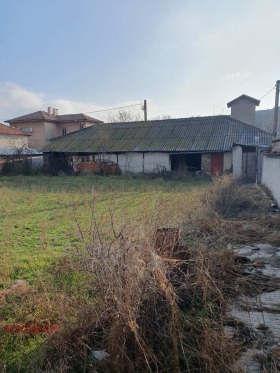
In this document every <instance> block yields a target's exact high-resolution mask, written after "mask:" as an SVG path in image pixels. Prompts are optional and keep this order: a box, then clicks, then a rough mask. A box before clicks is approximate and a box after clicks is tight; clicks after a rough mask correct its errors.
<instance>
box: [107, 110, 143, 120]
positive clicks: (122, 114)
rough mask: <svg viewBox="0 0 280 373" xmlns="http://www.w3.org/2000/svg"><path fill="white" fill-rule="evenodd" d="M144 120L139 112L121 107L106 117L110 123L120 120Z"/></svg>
mask: <svg viewBox="0 0 280 373" xmlns="http://www.w3.org/2000/svg"><path fill="white" fill-rule="evenodd" d="M140 120H143V119H142V118H141V116H140V114H139V113H134V112H133V111H131V110H123V109H119V110H118V111H117V112H114V113H113V112H110V113H108V115H107V117H106V122H108V123H118V122H138V121H140Z"/></svg>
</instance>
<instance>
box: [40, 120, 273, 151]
mask: <svg viewBox="0 0 280 373" xmlns="http://www.w3.org/2000/svg"><path fill="white" fill-rule="evenodd" d="M233 144H240V145H253V146H254V145H270V144H271V134H269V133H268V132H265V131H262V130H260V129H258V128H256V127H253V126H251V125H249V124H246V123H243V122H240V121H239V120H236V119H233V118H231V117H230V116H226V115H220V116H211V117H192V118H181V119H165V120H152V121H147V122H127V123H103V124H96V125H93V126H92V127H88V128H85V129H83V130H80V131H76V132H72V133H69V134H68V135H65V136H61V137H57V138H54V139H52V140H51V141H49V143H48V144H47V145H46V146H45V147H44V148H43V149H42V151H43V152H64V153H65V152H66V153H68V152H69V153H72V152H74V153H99V152H106V153H117V152H158V151H160V152H207V151H209V152H211V151H217V152H219V151H230V150H231V148H232V145H233Z"/></svg>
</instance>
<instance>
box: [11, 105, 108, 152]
mask: <svg viewBox="0 0 280 373" xmlns="http://www.w3.org/2000/svg"><path fill="white" fill-rule="evenodd" d="M5 122H6V123H9V124H10V126H12V127H14V128H16V129H18V130H20V131H23V132H25V133H28V134H30V135H31V136H29V138H28V146H29V147H31V148H33V149H41V148H42V147H43V146H44V145H45V144H46V143H47V142H48V140H50V139H52V138H54V137H58V136H62V135H66V134H68V133H71V132H74V131H79V130H81V129H84V128H87V127H89V126H92V125H94V124H97V123H103V122H102V121H100V120H98V119H95V118H92V117H90V116H88V115H86V114H64V115H58V110H57V109H52V108H50V107H49V108H48V112H46V111H36V112H34V113H31V114H27V115H23V116H20V117H17V118H14V119H9V120H6V121H5Z"/></svg>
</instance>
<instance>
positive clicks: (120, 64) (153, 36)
mask: <svg viewBox="0 0 280 373" xmlns="http://www.w3.org/2000/svg"><path fill="white" fill-rule="evenodd" d="M279 15H280V1H279V0H235V1H230V0H200V1H197V0H141V1H140V0H79V1H78V0H0V45H1V48H0V53H1V56H0V57H1V58H0V121H1V122H3V121H4V120H6V119H10V118H13V117H15V116H18V115H24V114H27V113H30V112H33V111H37V110H47V107H48V106H52V107H57V108H58V109H59V113H60V114H63V113H79V112H91V111H95V110H102V109H107V108H111V107H116V106H123V105H129V104H134V103H139V102H141V101H143V100H144V99H145V98H146V99H147V100H148V117H149V118H152V117H155V116H158V115H171V116H172V117H185V116H196V115H213V114H221V113H224V114H228V109H227V107H226V103H227V102H228V101H230V100H232V99H234V98H235V97H237V96H239V95H241V94H243V93H245V94H248V95H250V96H253V97H255V98H258V99H259V98H261V97H262V96H263V95H264V94H265V93H267V92H268V91H269V90H270V89H271V88H273V86H274V84H275V81H276V80H277V79H280V51H279V45H280V18H279ZM273 104H274V92H271V93H270V94H269V95H267V96H266V97H265V98H264V99H263V100H262V102H261V105H260V107H259V109H264V108H271V107H272V106H273ZM131 110H135V111H136V112H137V111H138V112H141V109H140V106H138V107H133V108H132V109H131ZM90 115H92V116H95V117H97V118H100V119H104V114H103V113H92V114H90ZM141 115H142V112H141Z"/></svg>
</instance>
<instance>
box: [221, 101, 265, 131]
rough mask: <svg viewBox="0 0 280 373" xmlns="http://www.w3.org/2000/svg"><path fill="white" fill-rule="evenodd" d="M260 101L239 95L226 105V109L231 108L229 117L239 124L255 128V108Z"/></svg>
mask: <svg viewBox="0 0 280 373" xmlns="http://www.w3.org/2000/svg"><path fill="white" fill-rule="evenodd" d="M259 104H260V100H257V99H256V98H253V97H250V96H247V95H241V96H239V97H237V98H235V99H234V100H232V101H230V102H228V103H227V107H228V108H229V107H230V108H231V113H230V116H231V117H232V118H234V119H237V120H240V121H241V122H244V123H247V124H251V125H252V126H255V124H256V123H255V114H256V106H259Z"/></svg>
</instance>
